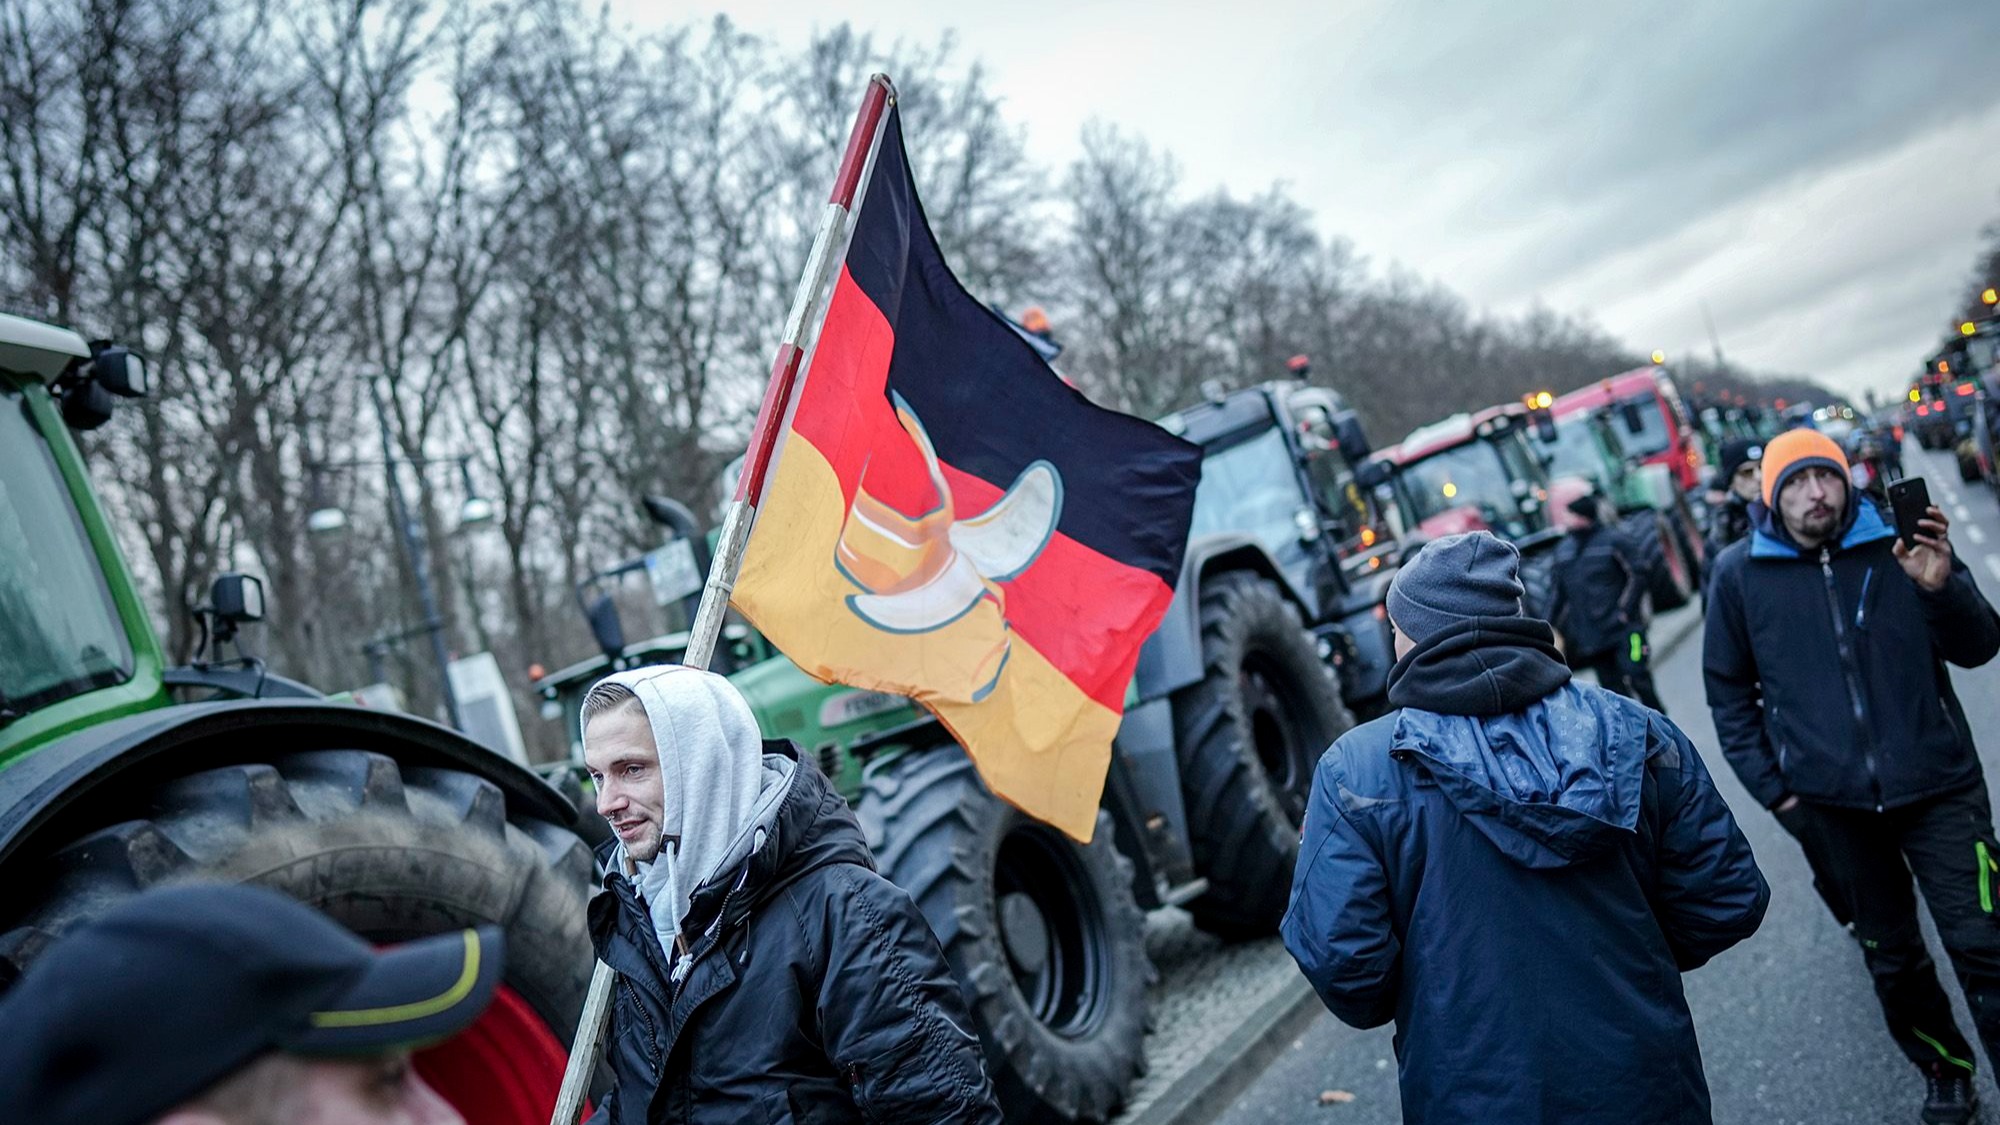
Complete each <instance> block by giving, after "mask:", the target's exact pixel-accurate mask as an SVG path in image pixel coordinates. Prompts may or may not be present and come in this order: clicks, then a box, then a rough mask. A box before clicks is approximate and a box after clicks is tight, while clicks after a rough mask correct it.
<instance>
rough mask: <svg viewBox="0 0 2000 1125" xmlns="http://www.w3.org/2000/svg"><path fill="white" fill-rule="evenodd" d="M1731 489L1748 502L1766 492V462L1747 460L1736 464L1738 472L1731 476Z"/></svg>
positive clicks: (1739, 497) (1738, 497)
mask: <svg viewBox="0 0 2000 1125" xmlns="http://www.w3.org/2000/svg"><path fill="white" fill-rule="evenodd" d="M1729 491H1731V492H1734V493H1735V494H1736V497H1737V499H1739V500H1742V501H1744V502H1745V503H1748V502H1750V501H1752V500H1755V499H1757V498H1758V497H1760V496H1762V495H1763V494H1764V464H1763V462H1761V461H1745V462H1743V463H1742V464H1741V465H1738V466H1736V474H1735V475H1734V476H1732V477H1730V478H1729Z"/></svg>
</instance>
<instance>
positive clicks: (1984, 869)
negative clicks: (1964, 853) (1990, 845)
mask: <svg viewBox="0 0 2000 1125" xmlns="http://www.w3.org/2000/svg"><path fill="white" fill-rule="evenodd" d="M1972 850H1973V852H1974V854H1976V855H1977V856H1978V857H1979V909H1981V910H1984V911H1985V912H1986V913H1988V914H1991V913H1993V873H1994V872H1995V871H2000V863H1995V862H1994V861H1993V853H1992V852H1991V851H1988V850H1987V848H1986V841H1984V840H1975V841H1973V844H1972Z"/></svg>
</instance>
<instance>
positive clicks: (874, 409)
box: [734, 107, 1201, 840]
mask: <svg viewBox="0 0 2000 1125" xmlns="http://www.w3.org/2000/svg"><path fill="white" fill-rule="evenodd" d="M872 159H873V172H872V174H870V175H868V176H867V179H866V186H865V190H864V191H863V193H862V197H861V205H860V208H859V211H858V212H857V213H856V214H855V215H854V217H853V220H852V228H851V235H850V241H849V243H848V246H847V252H846V255H845V257H844V259H843V260H842V262H841V266H840V270H839V273H838V275H837V277H835V279H834V280H833V291H832V296H831V298H830V300H829V301H828V303H827V306H826V314H825V319H824V321H823V322H822V323H821V326H820V330H819V333H818V336H817V340H816V342H815V343H813V344H812V346H811V352H810V355H809V357H808V358H807V360H806V367H805V371H804V374H803V375H802V376H800V383H799V385H798V386H797V387H796V389H795V390H794V392H793V397H792V399H791V406H790V412H789V415H788V416H787V417H786V419H785V422H784V429H783V431H782V433H781V436H780V438H779V442H780V444H779V445H778V447H777V452H776V455H775V457H774V459H773V460H772V462H771V464H770V468H769V469H768V470H767V475H765V476H764V477H763V478H762V479H761V482H759V487H756V488H753V489H752V490H751V491H752V492H753V493H754V492H757V491H761V493H762V495H763V501H762V504H761V506H760V507H759V510H758V512H757V520H756V523H755V525H754V530H753V531H752V532H751V535H750V541H749V546H748V549H747V553H746V555H745V557H744V562H743V570H742V572H741V574H740V576H739V578H738V581H737V584H736V589H735V594H734V600H735V604H736V605H737V607H738V608H739V609H741V610H742V612H743V613H744V615H745V616H747V617H749V618H750V620H751V621H752V622H754V623H755V624H756V625H757V627H758V628H759V629H760V630H762V631H763V633H764V634H765V635H766V636H767V637H769V638H770V639H771V640H772V641H773V642H774V643H775V644H777V645H778V647H779V648H780V649H782V650H784V652H785V653H786V655H788V656H790V657H791V658H792V659H793V660H794V661H795V662H797V663H798V665H799V666H800V667H801V668H803V669H805V670H806V671H807V672H808V673H810V674H812V675H813V676H815V677H817V678H819V679H822V680H827V681H833V682H840V683H846V684H853V685H855V686H857V687H867V688H873V689H876V690H880V691H888V692H895V693H898V694H901V695H907V696H910V697H912V698H914V699H916V700H917V701H919V702H921V703H922V704H923V705H924V706H926V707H928V708H929V709H930V710H931V711H932V712H933V713H935V714H936V715H937V716H938V718H939V719H940V720H942V721H943V723H944V725H945V726H946V727H947V728H949V729H950V731H951V732H952V734H953V735H954V736H956V737H957V739H958V741H959V742H960V744H962V745H963V746H964V747H965V748H966V750H967V751H968V752H969V753H970V754H971V756H972V760H973V762H974V764H975V765H976V766H977V767H978V768H979V772H980V776H981V777H983V778H984V779H985V781H986V783H987V785H988V787H990V788H991V789H992V790H993V791H994V792H995V793H996V794H998V795H999V796H1001V797H1002V798H1004V799H1006V800H1007V801H1009V802H1011V803H1013V804H1014V805H1016V806H1018V807H1019V808H1021V809H1022V810H1023V811H1025V812H1027V813H1028V814H1030V815H1032V816H1035V817H1037V818H1039V819H1041V820H1044V821H1046V822H1048V823H1050V824H1053V825H1055V826H1056V827H1058V828H1060V829H1062V830H1063V831H1064V832H1067V833H1068V834H1069V835H1071V836H1073V837H1075V838H1077V839H1079V840H1088V839H1089V838H1090V835H1091V832H1092V829H1093V828H1094V827H1095V825H1096V818H1097V804H1098V798H1099V795H1100V794H1101V792H1102V790H1103V787H1104V775H1105V768H1106V766H1107V765H1108V764H1109V761H1110V755H1111V740H1112V736H1113V735H1115V734H1116V733H1117V731H1118V724H1119V720H1120V717H1121V715H1122V712H1123V705H1124V700H1125V692H1126V688H1127V686H1128V685H1129V684H1130V682H1131V679H1132V670H1133V666H1134V664H1135V663H1136V662H1137V660H1138V655H1139V646H1140V644H1141V642H1143V641H1144V640H1145V639H1146V637H1147V635H1149V634H1150V633H1151V632H1152V631H1153V629H1154V627H1155V626H1157V625H1158V624H1159V620H1160V617H1161V615H1162V614H1163V613H1165V612H1166V608H1167V603H1168V602H1169V601H1170V600H1172V598H1173V588H1174V582H1175V580H1176V578H1177V577H1178V575H1179V571H1180V563H1181V554H1182V551H1183V549H1184V547H1185V546H1186V543H1187V534H1188V521H1189V517H1190V514H1191V511H1192V508H1193V503H1194V489H1195V484H1196V482H1197V481H1198V479H1199V478H1200V470H1201V451H1200V449H1199V448H1198V447H1197V446H1194V445H1192V444H1190V443H1188V442H1185V441H1182V440H1181V439H1180V438H1177V437H1175V436H1173V435H1171V434H1169V433H1167V432H1166V431H1165V430H1162V429H1160V428H1159V427H1157V426H1154V425H1152V424H1151V423H1149V422H1145V421H1142V420H1140V419H1137V418H1134V417H1131V416H1130V415H1126V414H1121V413H1118V412H1116V411H1112V410H1106V409H1104V408H1102V407H1099V406H1095V405H1093V404H1092V403H1090V402H1089V401H1088V400H1087V399H1085V398H1084V396H1083V395H1082V394H1081V393H1079V392H1078V391H1076V390H1075V389H1074V388H1072V387H1070V386H1068V385H1066V384H1065V383H1064V382H1063V381H1062V380H1061V379H1060V378H1058V377H1057V376H1056V374H1055V373H1054V372H1053V371H1051V370H1050V369H1049V367H1048V365H1047V364H1046V363H1045V362H1043V360H1042V359H1041V357H1040V356H1039V355H1038V354H1037V353H1036V352H1035V350H1034V349H1033V348H1032V347H1031V346H1030V345H1029V344H1028V342H1027V341H1026V340H1025V339H1024V338H1023V337H1022V336H1021V335H1020V334H1019V333H1017V332H1016V331H1015V330H1014V329H1013V328H1012V327H1011V326H1010V325H1009V324H1007V322H1006V321H1004V320H1002V319H1001V318H1000V317H999V316H997V315H996V314H995V313H993V312H992V311H991V310H990V309H989V308H987V306H985V305H984V304H982V303H981V302H979V301H978V300H976V299H974V298H973V297H972V296H971V295H970V294H968V293H967V292H966V291H965V289H964V287H963V286H961V285H960V284H959V282H958V279H957V278H956V277H954V276H953V275H952V272H951V269H950V267H949V266H947V265H946V264H945V261H944V257H943V255H942V254H941V253H940V252H939V250H938V245H937V240H936V239H935V238H934V237H933V236H932V235H931V231H930V227H929V225H928V224H927V223H926V222H925V220H924V212H923V206H922V204H921V203H919V202H918V199H917V191H916V185H915V184H914V183H913V182H912V180H911V177H910V169H909V161H908V158H907V155H906V154H905V152H904V150H903V138H902V127H901V122H900V121H899V119H898V116H897V114H896V112H895V110H894V108H893V107H892V108H890V110H889V112H888V113H887V115H886V117H885V118H884V119H883V122H882V125H881V128H880V132H879V134H877V139H876V143H875V145H874V149H873V157H872ZM745 471H746V472H752V471H754V469H750V468H746V470H745Z"/></svg>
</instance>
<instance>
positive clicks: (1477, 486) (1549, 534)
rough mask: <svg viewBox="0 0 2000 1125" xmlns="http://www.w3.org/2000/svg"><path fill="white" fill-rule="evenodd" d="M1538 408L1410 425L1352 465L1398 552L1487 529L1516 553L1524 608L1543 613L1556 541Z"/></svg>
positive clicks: (1547, 427) (1544, 425) (1545, 422)
mask: <svg viewBox="0 0 2000 1125" xmlns="http://www.w3.org/2000/svg"><path fill="white" fill-rule="evenodd" d="M1553 427H1554V423H1553V422H1552V421H1551V420H1550V419H1549V418H1548V417H1547V414H1546V411H1531V410H1529V409H1528V408H1527V407H1526V406H1524V405H1522V404H1520V403H1509V404H1507V405H1505V406H1492V407H1488V408H1486V409H1485V410H1481V411H1479V412H1477V413H1471V414H1454V415H1452V416H1451V417H1449V418H1445V419H1442V420H1440V421H1437V422H1433V423H1431V424H1429V425H1427V426H1419V427H1418V428H1417V429H1415V430H1412V431H1410V433H1409V436H1407V437H1405V438H1404V439H1403V440H1402V441H1401V442H1399V443H1397V444H1396V445H1393V446H1391V447H1389V448H1388V449H1385V450H1383V451H1382V452H1381V453H1378V454H1376V455H1375V457H1374V458H1372V459H1371V460H1369V461H1368V462H1367V463H1365V464H1364V465H1363V466H1362V467H1361V470H1360V478H1361V481H1362V483H1363V485H1364V486H1365V487H1367V488H1370V489H1372V490H1373V491H1374V492H1375V494H1376V497H1377V499H1378V500H1379V501H1380V502H1381V503H1382V505H1383V506H1384V507H1385V508H1386V509H1387V510H1389V511H1390V512H1391V513H1392V514H1393V522H1394V524H1395V531H1396V534H1397V537H1398V538H1399V539H1400V540H1401V542H1402V549H1403V551H1404V553H1405V555H1407V554H1410V553H1413V552H1415V551H1416V550H1417V549H1418V548H1420V547H1422V546H1423V544H1424V543H1426V542H1428V541H1430V540H1432V539H1435V538H1438V537H1439V536H1444V535H1455V534H1458V533H1460V532H1467V531H1490V532H1492V533H1493V534H1494V535H1497V536H1499V537H1500V538H1502V539H1505V540H1507V541H1508V542H1510V543H1512V544H1514V546H1515V547H1516V548H1518V549H1519V550H1520V552H1521V583H1522V585H1523V586H1524V587H1525V588H1526V591H1527V592H1526V595H1525V597H1524V599H1523V604H1524V607H1525V608H1526V609H1527V611H1528V612H1529V613H1530V614H1533V615H1534V616H1537V617H1546V616H1547V614H1548V611H1549V608H1550V604H1551V602H1552V601H1553V599H1554V586H1553V574H1554V566H1555V547H1556V544H1557V543H1558V542H1560V541H1561V539H1562V534H1563V533H1562V531H1561V529H1560V528H1558V527H1556V526H1555V525H1554V523H1553V522H1552V520H1551V519H1550V513H1549V477H1548V471H1547V469H1546V467H1545V466H1544V464H1543V462H1542V458H1541V456H1540V455H1539V454H1538V453H1537V452H1536V450H1535V447H1534V446H1533V445H1532V444H1531V443H1530V441H1529V438H1528V432H1529V431H1530V430H1531V429H1536V430H1544V431H1547V432H1548V433H1550V434H1553V432H1554V429H1553Z"/></svg>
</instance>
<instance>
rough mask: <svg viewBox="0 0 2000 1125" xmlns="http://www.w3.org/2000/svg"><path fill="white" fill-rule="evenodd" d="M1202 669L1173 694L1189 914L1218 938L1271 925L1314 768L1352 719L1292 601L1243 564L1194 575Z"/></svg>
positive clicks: (1294, 855) (1266, 930) (1294, 854)
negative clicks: (1197, 881) (1192, 881)
mask: <svg viewBox="0 0 2000 1125" xmlns="http://www.w3.org/2000/svg"><path fill="white" fill-rule="evenodd" d="M1201 650H1202V666H1203V669H1204V675H1203V677H1202V680H1201V681H1200V682H1199V683H1196V684H1192V685H1190V686H1188V687H1185V688H1182V689H1181V690H1180V691H1179V692H1177V693H1175V695H1174V697H1173V711H1174V744H1175V748H1176V750H1177V752H1178V753H1179V756H1180V765H1181V789H1182V793H1183V794H1184V796H1185V798H1186V800H1187V820H1188V825H1189V830H1188V835H1189V842H1190V844H1191V845H1192V846H1193V851H1194V862H1195V871H1196V873H1197V874H1199V875H1201V876H1203V877H1204V878H1206V879H1207V880H1208V890H1207V891H1206V892H1204V893H1203V894H1202V895H1200V896H1199V897H1198V898H1196V899H1195V900H1194V901H1192V902H1190V903H1189V904H1188V912H1189V913H1191V914H1193V915H1194V920H1195V924H1196V925H1197V926H1200V927H1201V928H1202V929H1204V930H1207V931H1209V932H1210V933H1213V934H1216V935H1218V936H1221V937H1225V938H1232V939H1234V938H1249V937H1261V936H1263V935H1266V934H1270V933H1274V932H1276V930H1277V927H1278V919H1279V918H1280V917H1282V916H1283V914H1284V912H1285V902H1286V899H1287V897H1288V895H1289V894H1290V891H1291V885H1292V867H1293V865H1294V864H1295V863H1296V862H1297V860H1298V852H1299V830H1300V826H1301V825H1302V824H1303V823H1304V822H1305V812H1306V798H1307V797H1308V796H1309V795H1310V794H1311V792H1312V779H1313V770H1314V769H1315V768H1316V767H1317V766H1318V764H1319V759H1320V755H1322V754H1324V753H1325V752H1326V749H1327V747H1328V746H1331V745H1332V744H1333V740H1334V739H1336V738H1339V737H1340V736H1341V735H1342V734H1345V733H1346V732H1347V730H1348V728H1350V727H1352V726H1353V725H1354V716H1353V715H1352V714H1350V713H1349V712H1348V710H1347V707H1346V706H1345V705H1344V704H1343V703H1342V702H1341V699H1340V689H1339V687H1338V686H1336V684H1335V683H1334V679H1333V673H1332V670H1331V669H1329V668H1328V667H1327V666H1326V663H1325V662H1324V661H1322V660H1321V659H1320V657H1319V651H1318V648H1317V647H1316V645H1315V643H1314V641H1313V638H1312V636H1311V634H1309V633H1307V632H1306V630H1305V627H1304V625H1303V624H1301V622H1300V620H1299V614H1298V611H1297V610H1296V609H1294V608H1293V606H1292V604H1291V603H1290V602H1288V601H1286V600H1285V598H1284V595H1282V594H1280V593H1279V592H1278V587H1277V586H1276V585H1274V584H1273V583H1271V582H1270V581H1268V580H1266V579H1263V578H1259V577H1258V576H1256V575H1254V574H1247V573H1242V572H1237V573H1231V574H1223V575H1221V576H1219V577H1216V578H1211V579H1209V580H1208V581H1206V582H1204V583H1203V584H1202V590H1201Z"/></svg>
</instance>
